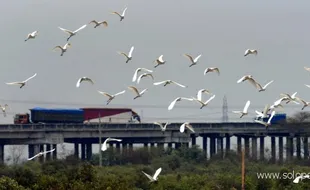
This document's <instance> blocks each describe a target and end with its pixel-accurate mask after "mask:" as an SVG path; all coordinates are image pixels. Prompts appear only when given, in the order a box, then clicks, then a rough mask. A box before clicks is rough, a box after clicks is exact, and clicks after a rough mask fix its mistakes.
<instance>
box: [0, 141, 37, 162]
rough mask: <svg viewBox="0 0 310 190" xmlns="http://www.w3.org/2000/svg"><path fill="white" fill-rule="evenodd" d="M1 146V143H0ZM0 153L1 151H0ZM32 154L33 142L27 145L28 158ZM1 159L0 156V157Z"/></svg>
mask: <svg viewBox="0 0 310 190" xmlns="http://www.w3.org/2000/svg"><path fill="white" fill-rule="evenodd" d="M0 146H1V145H0ZM0 154H1V153H0ZM33 156H34V146H33V144H29V145H28V158H31V157H33ZM0 159H1V158H0Z"/></svg>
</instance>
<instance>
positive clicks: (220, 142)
mask: <svg viewBox="0 0 310 190" xmlns="http://www.w3.org/2000/svg"><path fill="white" fill-rule="evenodd" d="M223 149H224V143H223V137H217V153H218V154H221V158H223V157H224V151H223Z"/></svg>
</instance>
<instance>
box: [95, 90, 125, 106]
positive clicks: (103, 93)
mask: <svg viewBox="0 0 310 190" xmlns="http://www.w3.org/2000/svg"><path fill="white" fill-rule="evenodd" d="M98 92H99V93H100V94H102V95H105V96H107V97H108V98H109V99H108V101H107V105H109V103H110V102H111V101H112V100H113V99H114V98H115V97H116V96H118V95H121V94H124V93H125V92H126V90H124V91H121V92H118V93H116V94H113V95H111V94H109V93H107V92H102V91H99V90H98Z"/></svg>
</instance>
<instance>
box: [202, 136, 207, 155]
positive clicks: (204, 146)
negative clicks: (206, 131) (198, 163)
mask: <svg viewBox="0 0 310 190" xmlns="http://www.w3.org/2000/svg"><path fill="white" fill-rule="evenodd" d="M207 140H208V138H207V136H203V137H202V149H203V154H204V156H205V157H206V158H208V153H207V147H208V146H207V145H208V141H207Z"/></svg>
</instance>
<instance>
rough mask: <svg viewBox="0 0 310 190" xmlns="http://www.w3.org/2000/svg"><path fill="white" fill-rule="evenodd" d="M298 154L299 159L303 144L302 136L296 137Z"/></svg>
mask: <svg viewBox="0 0 310 190" xmlns="http://www.w3.org/2000/svg"><path fill="white" fill-rule="evenodd" d="M296 154H297V159H299V160H300V159H301V144H300V137H296Z"/></svg>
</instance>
